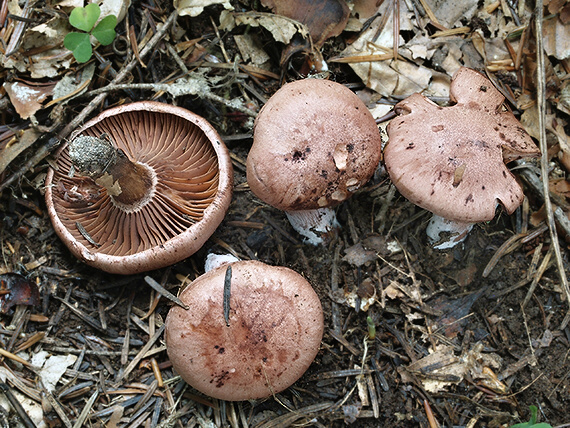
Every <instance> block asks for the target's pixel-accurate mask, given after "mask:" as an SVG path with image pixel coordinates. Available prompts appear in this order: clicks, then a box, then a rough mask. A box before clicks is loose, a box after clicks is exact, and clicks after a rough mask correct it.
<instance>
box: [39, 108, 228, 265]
mask: <svg viewBox="0 0 570 428" xmlns="http://www.w3.org/2000/svg"><path fill="white" fill-rule="evenodd" d="M232 185H233V170H232V165H231V160H230V157H229V153H228V150H227V148H226V147H225V145H224V143H223V142H222V140H221V138H220V137H219V135H218V134H217V132H216V131H215V130H214V128H212V126H211V125H210V124H209V123H208V122H207V121H206V120H205V119H203V118H202V117H200V116H198V115H196V114H194V113H192V112H190V111H188V110H186V109H183V108H181V107H175V106H171V105H168V104H163V103H158V102H152V101H142V102H136V103H132V104H126V105H122V106H119V107H115V108H111V109H109V110H106V111H104V112H103V113H101V114H100V115H99V116H97V117H95V118H94V119H92V120H90V121H89V122H87V123H86V124H85V125H84V126H83V127H81V128H80V129H79V130H77V131H76V132H74V133H73V135H72V136H71V139H70V143H69V144H66V145H63V146H62V147H61V149H60V150H59V151H58V153H57V158H56V161H55V168H51V169H50V170H49V171H48V176H47V178H46V204H47V207H48V212H49V216H50V218H51V220H52V223H53V226H54V229H55V231H56V233H57V234H58V235H59V237H60V238H61V239H62V240H63V242H64V243H65V244H66V245H67V246H68V247H69V249H70V250H71V252H72V253H73V254H74V255H75V256H76V257H78V258H79V259H81V260H83V261H84V262H85V263H87V264H89V265H91V266H94V267H97V268H99V269H102V270H104V271H107V272H110V273H119V274H133V273H138V272H142V271H147V270H151V269H158V268H161V267H164V266H168V265H171V264H173V263H176V262H178V261H180V260H182V259H184V258H186V257H189V256H190V255H192V254H193V253H194V252H196V251H197V250H198V249H199V248H200V247H201V246H202V245H203V244H204V243H205V242H206V240H207V239H208V238H209V237H210V236H211V235H212V233H213V232H214V230H215V229H216V228H217V226H218V225H219V224H220V223H221V221H222V219H223V218H224V215H225V213H226V211H227V209H228V207H229V204H230V200H231V193H232Z"/></svg>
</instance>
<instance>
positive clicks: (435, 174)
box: [384, 68, 540, 223]
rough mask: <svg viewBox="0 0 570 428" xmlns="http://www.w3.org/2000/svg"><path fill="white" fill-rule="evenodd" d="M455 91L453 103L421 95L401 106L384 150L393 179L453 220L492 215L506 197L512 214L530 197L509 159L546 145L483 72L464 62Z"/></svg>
mask: <svg viewBox="0 0 570 428" xmlns="http://www.w3.org/2000/svg"><path fill="white" fill-rule="evenodd" d="M450 93H451V101H452V102H455V104H454V105H452V106H449V107H440V106H438V105H436V104H434V103H433V102H431V101H430V100H428V99H427V98H425V97H424V96H422V95H420V94H414V95H411V96H410V97H408V98H406V99H405V100H404V101H402V102H400V103H398V104H397V105H396V107H395V110H396V112H397V113H398V117H396V118H395V119H393V120H392V121H391V122H390V123H389V125H388V136H389V141H388V144H387V145H386V147H385V149H384V162H385V163H386V169H387V170H388V173H389V174H390V178H391V180H392V182H393V183H394V185H395V186H396V187H397V188H398V190H399V191H400V193H401V194H402V195H403V196H405V197H406V198H407V199H409V200H410V201H411V202H413V203H415V204H416V205H418V206H420V207H422V208H424V209H426V210H428V211H431V212H432V213H434V214H436V215H439V216H441V217H443V218H446V219H449V220H453V221H461V222H468V223H476V222H481V221H489V220H492V219H493V217H494V216H495V209H496V207H497V204H498V203H500V204H501V205H503V207H504V208H505V210H506V211H507V212H508V213H509V214H510V213H512V212H513V211H514V210H515V209H516V208H517V207H518V206H519V205H520V204H521V202H522V200H523V196H524V195H523V190H522V188H521V186H520V185H519V184H518V182H517V181H516V179H515V177H514V176H513V174H512V173H511V172H510V171H509V169H508V168H507V167H506V165H505V162H510V161H512V160H515V159H519V158H522V157H535V156H538V155H539V154H540V152H539V150H538V148H537V147H536V145H535V144H534V142H533V141H532V139H531V137H530V136H529V135H528V133H527V132H526V131H525V130H524V128H523V127H522V125H521V124H520V122H519V121H518V120H517V119H516V118H515V116H514V115H513V114H512V113H511V112H510V111H506V110H505V109H504V108H503V101H504V97H503V95H502V94H501V93H500V92H499V91H498V90H497V89H496V88H495V87H494V86H493V84H492V83H491V82H490V81H489V80H488V79H487V78H486V77H485V76H483V75H482V74H480V73H478V72H476V71H475V70H471V69H469V68H461V69H460V70H458V71H457V73H456V74H455V76H454V77H453V79H452V82H451V88H450Z"/></svg>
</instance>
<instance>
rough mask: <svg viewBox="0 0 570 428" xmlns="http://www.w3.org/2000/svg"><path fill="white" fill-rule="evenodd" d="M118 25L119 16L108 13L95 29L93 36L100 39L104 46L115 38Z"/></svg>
mask: <svg viewBox="0 0 570 428" xmlns="http://www.w3.org/2000/svg"><path fill="white" fill-rule="evenodd" d="M116 25H117V17H116V16H115V15H108V16H106V17H105V18H103V19H102V20H101V22H99V24H97V26H96V27H95V28H94V29H93V32H92V33H91V34H93V36H94V37H95V38H96V39H97V40H99V43H101V44H102V45H103V46H107V45H110V44H111V43H113V40H115V36H116V35H117V34H116V33H115V26H116Z"/></svg>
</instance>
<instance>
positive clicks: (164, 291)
mask: <svg viewBox="0 0 570 428" xmlns="http://www.w3.org/2000/svg"><path fill="white" fill-rule="evenodd" d="M144 280H145V282H146V283H147V284H148V285H150V286H151V287H152V288H154V289H155V291H156V292H157V293H159V294H160V295H161V296H164V297H166V298H167V299H168V300H170V301H171V302H173V303H176V304H177V305H178V306H180V307H182V308H184V309H186V310H188V309H190V306H188V305H187V304H186V303H184V302H183V301H182V300H180V299H179V298H178V297H176V296H175V295H174V294H172V293H171V292H170V291H168V290H167V289H166V288H164V287H163V286H162V285H160V284H159V283H158V282H156V281H155V280H154V279H152V278H151V277H150V276H145V277H144Z"/></svg>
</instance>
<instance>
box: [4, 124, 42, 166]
mask: <svg viewBox="0 0 570 428" xmlns="http://www.w3.org/2000/svg"><path fill="white" fill-rule="evenodd" d="M39 136H40V132H39V131H36V130H35V129H33V128H28V129H26V130H25V131H17V132H16V133H15V134H14V135H12V136H9V137H7V138H5V139H2V140H0V174H2V172H4V170H5V169H6V167H7V166H8V165H9V164H10V162H12V161H13V160H14V159H15V158H16V156H18V155H19V154H20V153H22V152H23V151H24V150H26V149H27V148H28V147H30V146H31V145H32V144H34V142H35V141H36V140H37V139H38V137H39Z"/></svg>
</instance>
